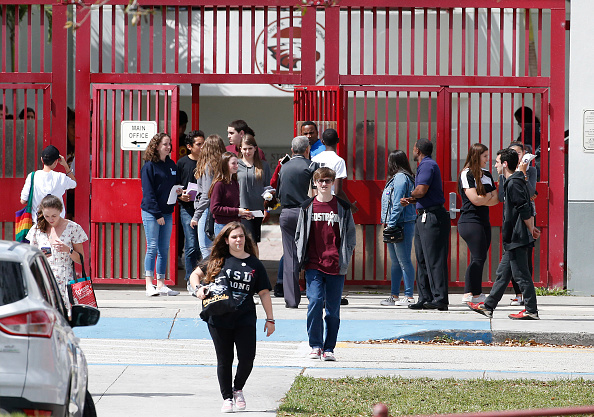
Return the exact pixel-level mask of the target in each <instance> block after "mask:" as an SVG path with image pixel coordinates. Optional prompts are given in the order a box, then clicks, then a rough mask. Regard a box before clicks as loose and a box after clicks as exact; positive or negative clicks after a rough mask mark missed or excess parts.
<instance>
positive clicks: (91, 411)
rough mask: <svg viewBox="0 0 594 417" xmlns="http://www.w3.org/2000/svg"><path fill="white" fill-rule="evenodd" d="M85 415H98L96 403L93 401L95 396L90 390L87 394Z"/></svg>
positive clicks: (86, 416) (95, 416)
mask: <svg viewBox="0 0 594 417" xmlns="http://www.w3.org/2000/svg"><path fill="white" fill-rule="evenodd" d="M83 417H97V411H96V410H95V403H94V402H93V397H92V396H91V393H90V392H89V391H88V390H87V393H86V394H85V408H84V409H83Z"/></svg>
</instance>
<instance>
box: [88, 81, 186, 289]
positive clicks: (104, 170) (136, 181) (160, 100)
mask: <svg viewBox="0 0 594 417" xmlns="http://www.w3.org/2000/svg"><path fill="white" fill-rule="evenodd" d="M178 94H179V92H178V87H177V86H155V85H148V86H147V85H143V86H138V85H113V84H95V85H93V131H92V138H93V140H92V155H93V163H92V174H91V177H92V178H91V196H92V198H91V266H92V271H93V276H94V279H95V280H96V282H98V283H109V284H111V283H122V284H144V264H143V261H144V254H145V252H146V240H145V238H144V232H143V228H142V219H141V217H140V201H141V199H142V189H141V184H140V170H141V168H142V165H143V160H142V152H140V151H123V150H121V149H120V144H121V140H120V123H121V122H122V121H124V120H152V121H156V122H157V131H158V132H167V133H169V134H170V135H171V141H172V145H173V149H177V142H178V133H177V130H178V124H177V115H178V112H179V108H178V102H179V97H178ZM172 158H173V159H174V160H176V159H177V153H176V152H172ZM173 219H174V220H173V222H174V227H173V233H172V236H171V244H170V250H169V271H168V277H167V281H166V282H167V283H168V284H175V283H176V278H177V273H176V272H177V249H176V247H177V234H176V228H175V224H176V216H173Z"/></svg>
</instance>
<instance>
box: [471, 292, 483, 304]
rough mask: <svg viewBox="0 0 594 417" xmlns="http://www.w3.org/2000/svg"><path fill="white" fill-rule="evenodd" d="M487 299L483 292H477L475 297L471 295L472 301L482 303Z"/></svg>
mask: <svg viewBox="0 0 594 417" xmlns="http://www.w3.org/2000/svg"><path fill="white" fill-rule="evenodd" d="M486 299H487V296H486V295H485V294H479V295H477V296H476V297H472V301H471V302H472V303H484V302H485V300H486Z"/></svg>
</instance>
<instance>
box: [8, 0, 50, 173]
mask: <svg viewBox="0 0 594 417" xmlns="http://www.w3.org/2000/svg"><path fill="white" fill-rule="evenodd" d="M15 7H18V6H15ZM31 9H32V7H31V5H30V4H29V5H28V6H27V46H28V48H27V49H28V53H27V71H28V72H31V61H32V59H31V51H32V50H33V39H32V34H31ZM41 46H42V47H43V43H42V44H41ZM25 108H26V107H25ZM26 119H27V118H26V117H25V120H26ZM25 161H26V159H25ZM25 172H27V171H26V170H25Z"/></svg>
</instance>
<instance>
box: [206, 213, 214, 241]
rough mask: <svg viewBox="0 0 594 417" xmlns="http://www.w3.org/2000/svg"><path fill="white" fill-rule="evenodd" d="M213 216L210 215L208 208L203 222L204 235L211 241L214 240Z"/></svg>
mask: <svg viewBox="0 0 594 417" xmlns="http://www.w3.org/2000/svg"><path fill="white" fill-rule="evenodd" d="M214 224H215V221H214V217H212V211H210V210H208V216H206V222H204V233H205V234H206V237H207V238H209V239H210V240H211V241H212V240H215V237H216V236H215V232H214Z"/></svg>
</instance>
